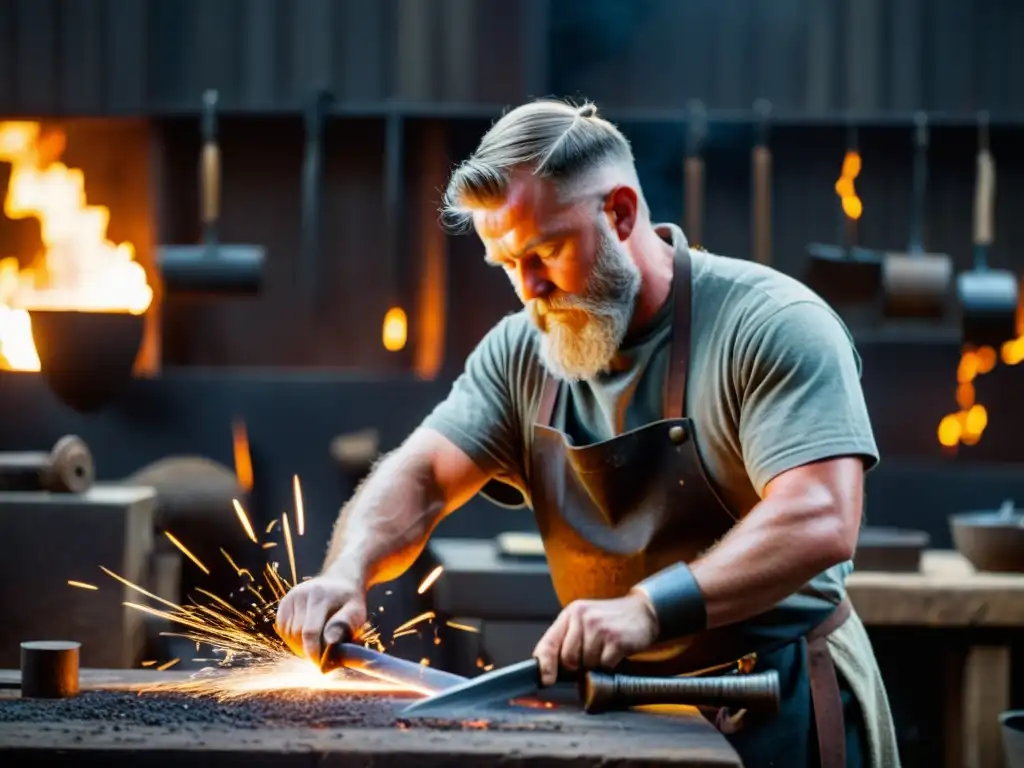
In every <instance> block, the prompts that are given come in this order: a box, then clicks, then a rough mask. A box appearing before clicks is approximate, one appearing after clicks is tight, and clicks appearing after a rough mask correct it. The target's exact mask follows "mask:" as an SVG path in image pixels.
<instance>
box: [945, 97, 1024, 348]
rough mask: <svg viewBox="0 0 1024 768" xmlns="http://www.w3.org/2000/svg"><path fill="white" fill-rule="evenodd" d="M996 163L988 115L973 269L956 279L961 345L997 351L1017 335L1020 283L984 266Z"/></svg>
mask: <svg viewBox="0 0 1024 768" xmlns="http://www.w3.org/2000/svg"><path fill="white" fill-rule="evenodd" d="M995 196H996V162H995V158H994V157H993V156H992V152H991V151H990V149H989V121H988V114H987V113H982V114H980V115H979V116H978V170H977V179H976V181H975V189H974V268H973V269H970V270H967V271H965V272H962V273H960V275H959V276H958V277H957V281H956V283H957V285H956V287H957V298H958V299H959V302H960V311H961V328H962V331H963V341H964V343H965V344H972V345H975V346H982V345H986V344H987V345H991V346H994V347H996V348H998V347H999V346H1000V345H1002V343H1003V342H1006V341H1009V340H1011V339H1013V338H1015V337H1016V336H1017V304H1018V301H1019V298H1020V297H1019V293H1020V282H1019V279H1018V277H1017V275H1015V274H1013V273H1012V272H1010V271H1008V270H1005V269H992V268H990V267H989V266H988V258H989V251H990V250H991V248H992V241H993V239H994V237H995V221H994V211H995Z"/></svg>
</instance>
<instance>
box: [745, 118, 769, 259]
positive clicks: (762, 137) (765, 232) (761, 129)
mask: <svg viewBox="0 0 1024 768" xmlns="http://www.w3.org/2000/svg"><path fill="white" fill-rule="evenodd" d="M771 114H772V105H771V102H770V101H767V100H766V99H759V100H758V101H755V102H754V115H755V118H756V119H757V143H756V144H755V145H754V149H753V151H752V152H751V158H750V160H751V165H752V169H751V179H752V184H753V189H752V190H751V198H752V200H753V206H752V208H753V210H752V219H753V220H752V221H751V233H752V234H753V248H752V255H753V257H754V260H755V261H757V262H758V263H760V264H764V265H765V266H768V265H770V264H771V263H772V151H771V149H769V148H768V130H769V121H770V120H771Z"/></svg>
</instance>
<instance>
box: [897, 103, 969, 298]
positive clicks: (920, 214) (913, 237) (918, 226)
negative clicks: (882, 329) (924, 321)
mask: <svg viewBox="0 0 1024 768" xmlns="http://www.w3.org/2000/svg"><path fill="white" fill-rule="evenodd" d="M928 144H929V134H928V116H927V115H926V114H925V113H924V112H918V113H916V114H915V115H914V168H913V173H914V176H913V198H912V199H911V208H910V236H909V239H908V242H907V250H906V253H886V254H885V259H884V260H883V261H882V290H883V295H884V297H885V300H884V304H883V307H884V312H885V315H886V316H887V317H916V318H940V317H942V316H943V314H944V313H945V311H946V309H947V306H948V303H949V297H950V286H951V285H952V280H953V262H952V260H951V259H950V257H949V256H948V255H947V254H944V253H928V252H926V251H925V248H924V218H925V202H926V196H927V191H928Z"/></svg>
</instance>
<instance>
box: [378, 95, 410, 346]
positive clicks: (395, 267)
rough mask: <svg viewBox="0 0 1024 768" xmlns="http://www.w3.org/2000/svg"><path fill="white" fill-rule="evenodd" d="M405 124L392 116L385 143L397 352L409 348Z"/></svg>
mask: <svg viewBox="0 0 1024 768" xmlns="http://www.w3.org/2000/svg"><path fill="white" fill-rule="evenodd" d="M404 133H405V120H404V118H403V117H402V115H401V114H400V113H399V112H398V111H397V110H392V111H390V112H389V113H388V115H387V118H386V121H385V139H384V200H383V202H384V238H385V240H384V242H385V254H386V258H387V260H388V271H387V275H388V280H389V283H390V284H389V286H388V293H387V295H388V308H387V312H386V314H385V316H384V328H383V341H384V347H385V348H386V349H388V350H389V351H392V352H397V351H399V350H401V349H403V348H404V347H405V344H406V341H407V336H408V322H409V320H408V315H407V313H406V310H405V308H404V306H403V302H402V293H403V291H402V284H403V276H402V274H401V253H402V232H403V231H404V230H405V227H403V226H402V224H403V222H402V215H403V206H402V196H403V189H402V187H403V184H402V181H403V178H404V149H405V136H404Z"/></svg>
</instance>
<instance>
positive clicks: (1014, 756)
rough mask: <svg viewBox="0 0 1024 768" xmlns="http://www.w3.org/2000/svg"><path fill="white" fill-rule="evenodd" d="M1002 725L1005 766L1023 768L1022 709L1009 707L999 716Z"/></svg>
mask: <svg viewBox="0 0 1024 768" xmlns="http://www.w3.org/2000/svg"><path fill="white" fill-rule="evenodd" d="M999 724H1000V725H1001V726H1002V727H1003V752H1004V754H1005V755H1006V768H1024V709H1011V710H1010V711H1008V712H1003V714H1001V715H1000V716H999Z"/></svg>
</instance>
